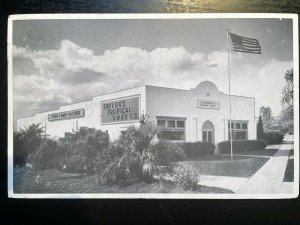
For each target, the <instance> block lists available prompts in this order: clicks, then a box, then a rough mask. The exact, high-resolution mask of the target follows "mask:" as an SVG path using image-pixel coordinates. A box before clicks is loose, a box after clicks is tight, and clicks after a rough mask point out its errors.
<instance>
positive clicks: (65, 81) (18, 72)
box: [13, 19, 293, 118]
mask: <svg viewBox="0 0 300 225" xmlns="http://www.w3.org/2000/svg"><path fill="white" fill-rule="evenodd" d="M227 29H229V30H230V31H231V32H232V33H235V34H238V35H241V36H245V37H250V38H255V39H258V40H259V42H260V45H261V47H262V54H261V55H256V54H246V53H237V52H233V51H231V49H232V45H231V42H229V47H230V64H229V65H230V72H231V94H234V95H242V96H250V97H254V98H255V99H256V110H257V112H258V110H259V107H261V106H270V107H271V109H272V112H273V114H274V116H276V115H278V113H279V112H280V110H281V104H280V97H281V89H282V88H283V86H284V84H285V81H284V73H285V72H286V71H287V70H289V69H291V68H293V40H292V37H293V30H292V20H290V19H164V20H162V19H151V20H145V19H140V20H120V19H119V20H24V21H14V23H13V87H14V118H20V117H26V116H31V115H33V114H35V113H38V112H45V111H49V110H55V109H58V108H59V106H61V105H66V104H71V103H76V102H80V101H85V100H89V99H91V98H92V97H93V96H97V95H101V94H103V93H107V92H112V91H117V90H122V89H126V88H131V87H136V86H140V85H145V84H146V85H156V86H162V87H171V88H180V89H191V88H195V87H196V86H197V84H198V83H200V82H201V81H204V80H209V81H212V82H214V83H215V84H216V85H217V87H218V88H219V90H220V91H222V92H224V93H228V74H227V60H228V59H227Z"/></svg>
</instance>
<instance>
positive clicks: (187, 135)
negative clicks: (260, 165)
mask: <svg viewBox="0 0 300 225" xmlns="http://www.w3.org/2000/svg"><path fill="white" fill-rule="evenodd" d="M229 105H230V104H229V96H228V95H227V94H224V93H222V92H220V91H219V90H218V88H217V87H216V85H215V84H213V83H212V82H210V81H204V82H201V83H200V84H199V85H198V86H197V87H196V88H194V89H191V90H181V89H173V88H165V87H156V86H149V85H144V86H140V87H136V88H131V89H127V90H122V91H117V92H114V93H109V94H104V95H101V96H97V97H94V98H92V99H91V100H89V101H85V102H80V103H76V104H71V105H66V106H61V107H60V108H59V109H58V110H54V111H49V112H43V113H38V114H35V115H33V116H32V117H26V118H20V119H17V128H22V127H24V126H25V127H28V126H30V125H31V124H33V123H35V124H37V123H41V124H42V126H43V127H44V129H45V132H46V134H47V135H49V136H51V137H54V138H59V137H65V136H66V135H68V134H69V133H72V132H74V131H77V130H78V129H79V128H80V127H91V128H96V129H101V130H102V131H107V132H108V133H109V135H110V138H111V139H112V140H114V139H116V138H118V137H119V135H120V133H121V132H122V131H124V130H126V128H127V127H128V126H132V125H134V126H138V125H139V119H140V116H141V115H146V118H147V121H148V122H152V123H154V124H156V125H157V126H158V127H159V134H158V138H159V139H167V140H172V141H187V142H195V141H206V142H212V143H215V144H217V143H218V142H221V141H224V140H228V139H229V125H230V124H229V119H230V116H229V115H230V114H229V112H230V108H229ZM231 122H232V135H233V139H234V140H246V139H255V138H256V123H255V99H254V98H252V97H243V96H235V95H231Z"/></svg>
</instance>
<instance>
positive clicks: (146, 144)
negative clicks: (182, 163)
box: [98, 123, 184, 184]
mask: <svg viewBox="0 0 300 225" xmlns="http://www.w3.org/2000/svg"><path fill="white" fill-rule="evenodd" d="M156 134H157V128H156V127H155V126H153V125H152V124H151V123H146V124H145V125H141V126H140V127H138V128H137V127H134V126H132V127H129V128H128V129H127V130H126V131H125V132H124V133H123V134H122V135H121V136H120V137H119V139H118V140H116V141H115V142H114V143H113V144H111V145H110V146H109V148H108V149H107V150H105V151H103V152H102V153H100V154H99V156H98V158H99V159H100V160H98V162H99V163H98V174H99V178H100V180H101V182H110V183H114V182H118V183H121V184H122V183H123V184H126V183H128V182H131V181H143V182H151V181H153V179H154V178H153V177H154V175H157V174H162V173H167V172H169V173H171V172H172V168H173V167H174V166H175V163H174V162H175V161H177V160H179V159H181V158H182V157H184V152H183V150H182V149H181V148H180V147H179V146H177V145H175V144H172V143H168V142H156V140H155V136H156Z"/></svg>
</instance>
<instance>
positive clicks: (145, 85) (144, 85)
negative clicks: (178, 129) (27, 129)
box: [16, 84, 255, 119]
mask: <svg viewBox="0 0 300 225" xmlns="http://www.w3.org/2000/svg"><path fill="white" fill-rule="evenodd" d="M140 87H153V88H164V89H172V90H177V91H185V92H186V91H191V90H194V89H195V88H191V89H179V88H170V87H162V86H155V85H148V84H143V85H139V86H135V87H131V88H125V89H121V90H118V91H110V92H106V93H103V94H101V95H97V96H93V97H91V98H90V99H88V100H85V101H81V102H75V103H70V104H65V105H61V106H59V108H56V109H53V110H50V111H44V112H39V113H35V114H32V115H31V116H25V117H19V118H16V119H25V118H29V117H33V116H36V115H39V114H43V113H49V112H52V111H57V110H60V109H61V107H64V106H70V105H76V104H80V103H84V102H89V101H92V100H93V99H94V98H97V97H101V96H105V95H109V94H113V93H116V92H122V91H127V90H131V89H136V88H140ZM219 92H220V93H221V94H223V95H226V96H229V95H228V94H224V93H223V92H221V91H219ZM231 96H234V97H241V98H251V99H254V100H255V98H254V97H248V96H243V95H232V94H231Z"/></svg>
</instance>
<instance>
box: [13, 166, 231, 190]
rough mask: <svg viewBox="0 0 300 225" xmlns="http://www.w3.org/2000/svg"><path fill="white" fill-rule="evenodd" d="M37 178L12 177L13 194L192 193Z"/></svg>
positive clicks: (74, 177)
mask: <svg viewBox="0 0 300 225" xmlns="http://www.w3.org/2000/svg"><path fill="white" fill-rule="evenodd" d="M38 174H39V176H38V178H37V176H36V175H37V174H22V173H20V172H16V173H15V175H14V192H15V193H195V192H192V191H189V190H184V189H182V188H180V187H177V186H176V185H175V184H174V183H172V182H167V181H165V182H160V181H155V182H153V183H144V182H135V183H132V184H129V185H103V184H99V183H98V177H97V175H86V174H75V173H63V172H60V171H57V170H46V171H41V172H39V173H38ZM196 192H197V193H233V192H232V191H230V190H227V189H222V188H215V187H206V186H202V185H199V186H198V188H197V190H196Z"/></svg>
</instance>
